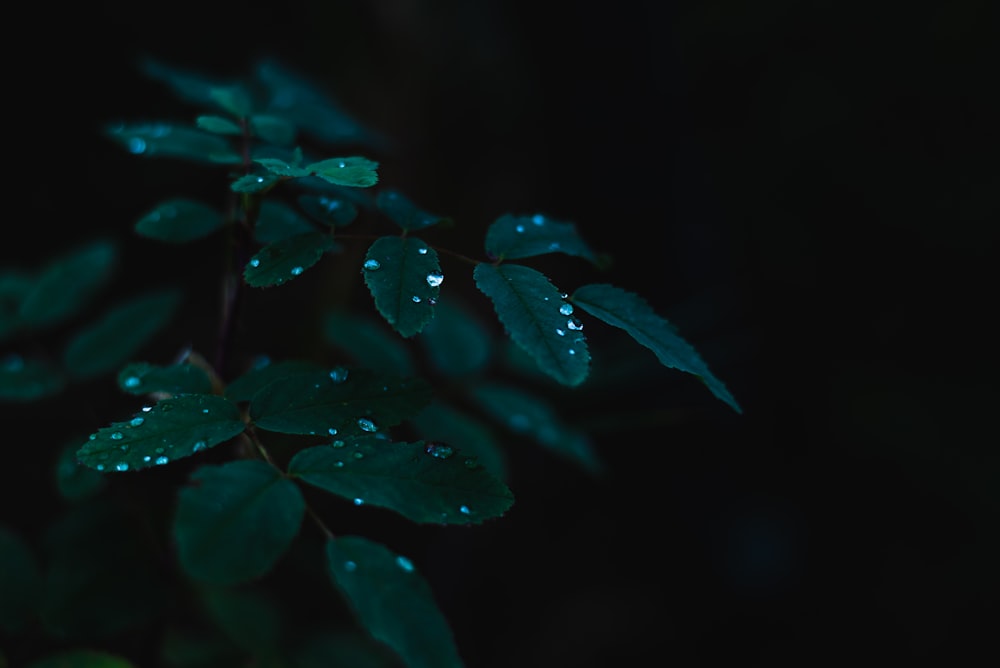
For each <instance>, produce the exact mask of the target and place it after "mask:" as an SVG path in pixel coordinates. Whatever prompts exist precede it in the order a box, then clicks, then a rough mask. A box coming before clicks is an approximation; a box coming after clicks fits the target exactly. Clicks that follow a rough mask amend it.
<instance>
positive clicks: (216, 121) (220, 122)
mask: <svg viewBox="0 0 1000 668" xmlns="http://www.w3.org/2000/svg"><path fill="white" fill-rule="evenodd" d="M194 124H195V125H196V126H198V129H199V130H204V131H205V132H212V133H214V134H217V135H241V134H243V130H242V128H240V126H239V125H238V124H237V123H235V122H233V121H232V120H230V119H228V118H223V117H222V116H212V115H204V116H199V117H198V118H196V119H195V121H194Z"/></svg>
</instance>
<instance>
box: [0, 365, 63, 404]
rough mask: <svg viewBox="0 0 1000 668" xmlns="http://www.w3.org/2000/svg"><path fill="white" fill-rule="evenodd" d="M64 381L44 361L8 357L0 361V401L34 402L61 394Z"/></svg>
mask: <svg viewBox="0 0 1000 668" xmlns="http://www.w3.org/2000/svg"><path fill="white" fill-rule="evenodd" d="M64 387H66V379H65V378H64V377H63V374H62V372H61V371H60V370H59V369H57V368H56V367H55V365H53V364H52V363H50V362H48V361H46V360H44V359H24V358H23V357H21V356H20V355H9V356H7V357H6V358H5V359H3V360H2V361H0V401H36V400H38V399H42V398H45V397H50V396H53V395H55V394H59V393H60V392H62V390H63V388H64Z"/></svg>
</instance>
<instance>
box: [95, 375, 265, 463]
mask: <svg viewBox="0 0 1000 668" xmlns="http://www.w3.org/2000/svg"><path fill="white" fill-rule="evenodd" d="M245 428H246V424H245V423H244V422H243V419H242V418H241V416H240V410H239V408H238V407H237V406H236V404H234V403H233V402H231V401H229V400H228V399H225V398H223V397H219V396H216V395H213V394H184V395H180V396H177V397H172V398H170V399H163V400H162V401H159V402H158V403H157V404H156V405H155V406H152V407H151V408H149V410H146V409H143V410H142V411H141V412H139V413H136V414H135V415H134V416H133V417H132V418H131V419H130V420H124V421H122V422H115V423H113V424H112V425H111V426H108V427H102V428H101V429H99V430H98V431H97V432H95V433H94V434H91V435H90V438H89V440H87V442H85V443H84V444H83V445H82V446H81V447H80V450H79V451H78V452H77V461H79V462H80V463H81V464H83V465H84V466H89V467H91V468H93V469H96V470H98V471H137V470H140V469H145V468H149V467H151V466H163V465H164V464H167V463H169V462H172V461H174V460H176V459H180V458H181V457H189V456H191V455H193V454H195V453H197V452H201V451H202V450H207V449H208V448H211V447H213V446H216V445H218V444H219V443H224V442H226V441H228V440H229V439H231V438H233V437H234V436H236V435H237V434H239V433H240V432H242V431H243V430H244V429H245Z"/></svg>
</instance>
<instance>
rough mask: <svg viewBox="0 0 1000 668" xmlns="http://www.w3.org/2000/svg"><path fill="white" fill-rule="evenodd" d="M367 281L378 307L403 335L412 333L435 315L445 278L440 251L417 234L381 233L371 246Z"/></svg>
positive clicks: (418, 331)
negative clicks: (439, 261)
mask: <svg viewBox="0 0 1000 668" xmlns="http://www.w3.org/2000/svg"><path fill="white" fill-rule="evenodd" d="M363 267H364V276H365V285H367V286H368V290H369V292H371V294H372V297H374V299H375V308H377V309H378V312H379V313H380V314H382V317H383V318H385V320H386V322H388V323H389V324H390V325H392V328H393V329H395V330H396V331H397V332H398V333H399V334H400V335H401V336H404V337H410V336H413V335H414V334H418V333H420V331H421V330H422V329H423V328H424V326H426V325H427V323H428V322H430V321H431V318H433V317H434V305H435V304H436V303H437V298H438V294H440V292H441V289H440V287H439V286H440V285H441V283H442V282H443V281H444V274H443V273H441V265H440V264H439V263H438V256H437V252H436V251H435V250H434V249H433V248H431V247H430V246H428V245H427V244H426V243H424V242H423V241H422V240H420V239H416V238H414V237H380V238H378V239H376V240H375V242H374V243H373V244H372V245H371V246H370V247H369V248H368V253H367V254H366V255H365V261H364V265H363Z"/></svg>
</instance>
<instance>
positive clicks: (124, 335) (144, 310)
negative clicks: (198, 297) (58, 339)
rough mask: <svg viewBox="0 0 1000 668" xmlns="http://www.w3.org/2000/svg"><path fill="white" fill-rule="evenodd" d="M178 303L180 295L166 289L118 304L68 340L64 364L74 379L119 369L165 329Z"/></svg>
mask: <svg viewBox="0 0 1000 668" xmlns="http://www.w3.org/2000/svg"><path fill="white" fill-rule="evenodd" d="M180 303H181V293H180V292H178V291H176V290H171V289H165V290H159V291H156V292H150V293H147V294H144V295H140V296H138V297H132V298H131V299H127V300H125V301H122V302H119V303H118V304H117V305H115V306H113V307H112V308H111V309H109V310H108V311H106V312H105V313H104V314H103V315H102V316H101V317H100V318H98V319H97V321H95V322H94V323H92V324H91V325H90V326H88V327H87V328H86V329H84V330H83V331H81V332H79V333H78V334H77V335H76V336H75V337H73V339H71V340H70V342H69V344H68V345H67V346H66V350H65V351H64V353H63V364H65V366H66V370H67V371H68V372H69V373H70V374H71V375H72V376H74V377H75V378H81V379H83V378H91V377H94V376H98V375H100V374H102V373H106V372H109V371H112V370H114V369H118V368H120V367H121V366H122V365H123V364H124V363H125V362H126V361H128V359H129V358H130V357H132V356H133V355H134V354H136V353H137V352H138V351H139V350H141V349H142V347H143V346H145V345H146V343H147V342H148V341H149V340H150V339H151V338H152V337H153V335H154V334H156V333H157V332H158V331H159V330H160V329H161V328H162V327H164V326H165V325H166V324H167V322H169V321H170V318H171V317H172V316H173V314H174V312H175V311H176V310H177V307H178V306H179V305H180Z"/></svg>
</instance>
